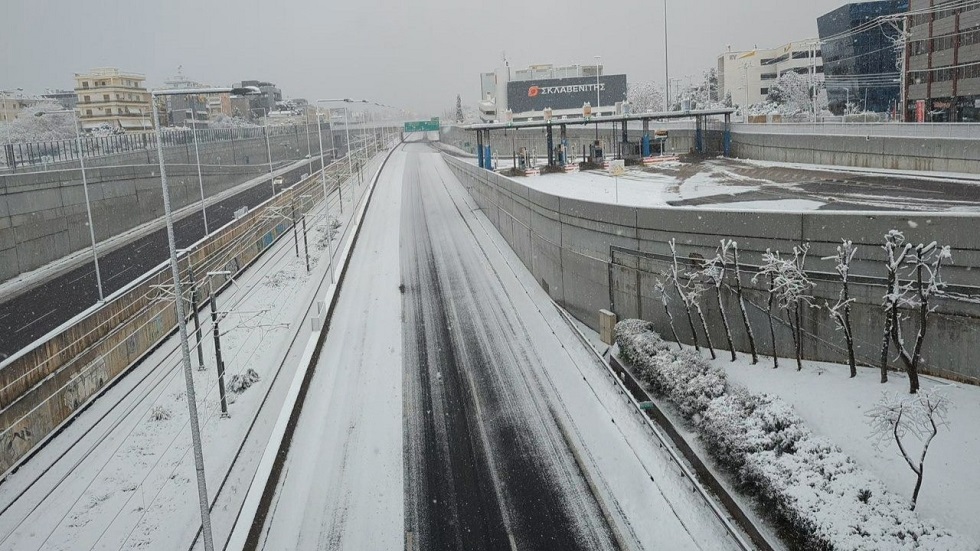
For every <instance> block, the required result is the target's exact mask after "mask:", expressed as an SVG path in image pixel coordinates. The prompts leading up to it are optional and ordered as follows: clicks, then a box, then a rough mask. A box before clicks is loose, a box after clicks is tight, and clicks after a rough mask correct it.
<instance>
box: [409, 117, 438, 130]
mask: <svg viewBox="0 0 980 551" xmlns="http://www.w3.org/2000/svg"><path fill="white" fill-rule="evenodd" d="M438 131H439V118H438V117H436V118H433V119H432V120H429V121H409V122H406V123H405V132H438Z"/></svg>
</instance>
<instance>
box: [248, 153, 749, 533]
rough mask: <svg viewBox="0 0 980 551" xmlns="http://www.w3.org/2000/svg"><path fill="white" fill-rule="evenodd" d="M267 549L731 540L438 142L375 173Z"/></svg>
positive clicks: (273, 509)
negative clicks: (477, 201) (463, 181)
mask: <svg viewBox="0 0 980 551" xmlns="http://www.w3.org/2000/svg"><path fill="white" fill-rule="evenodd" d="M348 276H349V277H348V279H347V282H346V283H344V285H343V287H342V288H341V291H340V295H339V299H338V300H339V302H338V304H337V308H336V310H335V312H334V315H333V318H332V322H331V326H330V329H329V333H328V336H327V339H326V343H325V345H324V350H323V353H322V355H321V356H320V360H319V363H318V365H317V366H316V371H315V373H314V375H313V379H312V381H311V384H310V387H309V389H308V393H307V395H306V398H305V401H304V406H303V409H302V412H301V416H300V419H299V422H298V424H297V426H296V428H295V432H294V434H293V435H292V445H291V447H290V449H289V452H288V456H287V458H286V459H285V463H284V465H283V468H282V471H281V472H282V475H281V478H280V479H279V481H278V485H277V486H276V492H275V496H274V498H273V500H272V502H271V504H270V506H269V508H268V511H267V515H266V516H265V524H264V526H263V527H262V530H261V538H260V541H259V544H260V547H262V548H266V549H293V548H304V549H305V548H320V549H394V548H403V547H404V548H406V549H411V550H415V549H501V548H503V549H506V548H512V549H549V548H554V549H612V548H619V547H626V548H635V549H734V548H737V545H736V542H735V541H734V539H732V537H731V536H730V535H729V534H728V532H727V530H726V529H725V527H724V526H723V525H722V523H721V522H720V521H718V519H717V518H716V517H715V516H714V513H713V512H712V511H711V509H710V508H709V507H708V506H707V505H706V504H705V503H704V502H703V501H702V500H701V498H700V497H699V496H698V494H697V493H695V492H692V491H691V488H690V485H689V483H688V482H686V481H685V479H683V478H682V477H680V476H678V471H677V467H676V465H673V464H671V461H670V459H669V458H668V455H667V453H666V452H665V451H663V450H662V449H660V448H659V446H658V445H657V444H656V442H655V441H654V439H653V437H652V436H651V435H650V434H649V432H648V428H647V426H646V425H645V424H644V423H643V422H642V421H641V419H640V417H639V416H638V415H636V413H635V412H634V411H631V410H630V409H629V407H630V406H628V405H627V404H626V402H625V401H624V400H623V397H622V396H620V395H619V393H618V390H617V387H616V386H615V385H613V384H611V382H610V380H609V379H608V378H607V376H606V373H605V371H604V369H603V367H602V366H601V364H599V362H598V360H597V358H596V356H595V355H594V353H593V352H592V351H591V350H589V349H588V348H586V345H585V344H583V343H582V342H581V341H580V340H579V338H578V337H577V336H576V334H575V333H574V331H573V329H572V328H571V327H569V326H568V325H567V324H566V322H565V321H564V320H563V318H562V317H561V316H560V314H559V312H558V311H557V310H556V309H555V307H554V306H553V304H552V303H551V302H550V299H549V298H548V297H547V295H546V294H545V293H544V291H543V290H541V289H540V288H539V287H538V286H537V284H536V283H535V282H534V281H533V279H532V278H531V277H530V275H529V274H527V273H526V271H524V269H523V267H522V266H521V265H520V263H519V261H518V259H517V258H516V256H515V255H514V254H513V252H511V251H510V250H509V249H507V248H506V244H505V243H504V242H503V241H502V239H501V238H500V236H499V235H497V234H496V232H495V230H493V228H492V226H491V225H490V224H489V222H488V221H487V219H486V218H485V217H484V216H483V215H482V213H480V212H478V211H477V209H476V206H475V204H474V203H473V202H472V200H471V199H470V198H469V196H468V195H467V194H466V191H465V190H464V189H463V187H462V186H461V185H460V183H459V182H458V181H457V180H456V178H455V177H454V176H453V175H452V173H451V172H450V171H449V169H448V167H447V166H446V164H445V163H444V161H443V160H442V157H441V156H440V155H439V154H438V153H437V152H435V151H434V150H433V149H431V148H429V147H428V146H426V145H424V144H407V145H405V146H403V147H402V148H401V149H400V150H399V151H397V152H396V153H395V154H394V155H393V156H392V158H391V160H390V161H389V162H388V164H387V166H386V168H385V169H384V170H383V172H382V174H381V177H380V180H379V182H378V185H377V188H376V190H375V197H374V199H373V203H372V204H371V207H370V209H369V211H368V214H367V217H366V218H365V226H364V228H363V231H362V235H361V236H360V240H359V242H358V244H357V247H356V248H355V250H354V254H353V257H352V259H351V264H350V266H349V273H348Z"/></svg>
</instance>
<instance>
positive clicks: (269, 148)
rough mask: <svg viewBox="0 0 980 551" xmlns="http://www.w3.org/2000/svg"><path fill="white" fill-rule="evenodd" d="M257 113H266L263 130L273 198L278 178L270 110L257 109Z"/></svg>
mask: <svg viewBox="0 0 980 551" xmlns="http://www.w3.org/2000/svg"><path fill="white" fill-rule="evenodd" d="M255 110H256V111H262V112H263V113H265V124H263V125H262V130H264V133H265V150H266V151H267V152H268V153H269V183H271V184H272V196H273V197H275V195H276V178H275V175H274V174H273V172H274V171H273V170H272V144H271V143H269V108H268V107H256V108H255Z"/></svg>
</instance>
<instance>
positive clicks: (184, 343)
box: [150, 88, 254, 551]
mask: <svg viewBox="0 0 980 551" xmlns="http://www.w3.org/2000/svg"><path fill="white" fill-rule="evenodd" d="M232 91H233V90H232V89H231V88H195V89H187V90H153V91H151V92H150V103H151V105H150V108H151V109H152V110H153V126H154V128H155V129H156V134H157V140H156V141H157V158H158V159H159V161H160V187H161V188H162V190H163V214H164V219H165V220H166V223H167V244H168V245H169V247H170V273H171V276H172V277H173V280H174V296H175V297H176V298H175V300H174V302H175V306H176V310H177V327H178V330H179V331H178V332H179V334H180V352H181V362H182V363H183V366H184V384H185V386H186V387H187V389H186V390H187V413H188V416H189V424H190V427H191V441H192V444H193V446H194V467H195V470H196V471H197V493H198V501H199V502H200V507H201V527H202V532H203V533H204V549H205V551H214V536H213V535H212V533H211V510H210V505H209V500H208V487H207V482H206V481H205V477H204V450H203V448H202V447H201V427H200V423H199V421H198V416H197V397H196V394H195V392H194V372H193V369H192V368H191V350H190V345H189V344H188V338H187V318H186V316H185V313H184V295H183V290H182V286H181V283H180V267H179V266H178V265H177V245H176V239H175V237H174V218H173V212H171V210H170V189H169V188H168V187H167V168H166V165H165V163H164V162H163V142H162V141H161V139H160V138H161V134H160V116H159V115H158V114H157V96H180V95H189V94H198V95H202V94H218V93H227V92H232ZM245 93H254V89H249V90H246V92H245Z"/></svg>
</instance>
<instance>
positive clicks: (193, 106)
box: [191, 98, 211, 235]
mask: <svg viewBox="0 0 980 551" xmlns="http://www.w3.org/2000/svg"><path fill="white" fill-rule="evenodd" d="M191 121H193V122H192V125H191V135H192V137H193V139H194V158H195V159H196V161H197V183H198V185H199V186H200V187H201V216H203V217H204V235H208V234H210V233H211V231H210V230H209V229H208V210H207V208H206V207H205V203H204V176H202V175H201V150H200V149H199V148H198V145H197V101H196V100H195V99H194V98H191Z"/></svg>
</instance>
